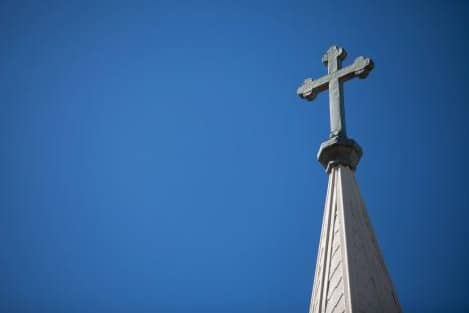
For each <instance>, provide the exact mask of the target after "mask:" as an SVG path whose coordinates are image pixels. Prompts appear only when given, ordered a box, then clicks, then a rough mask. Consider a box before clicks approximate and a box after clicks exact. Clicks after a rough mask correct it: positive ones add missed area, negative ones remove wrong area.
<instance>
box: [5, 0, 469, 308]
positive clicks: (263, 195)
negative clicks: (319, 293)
mask: <svg viewBox="0 0 469 313" xmlns="http://www.w3.org/2000/svg"><path fill="white" fill-rule="evenodd" d="M468 18H469V6H468V5H467V4H464V3H463V2H462V1H461V2H453V1H446V2H442V1H422V2H412V3H410V2H408V1H401V2H398V1H387V2H381V3H379V4H378V3H376V1H353V2H352V1H348V2H345V1H344V2H337V1H311V0H309V1H265V2H264V1H211V2H208V1H193V2H188V1H168V2H163V1H149V2H139V1H128V2H118V1H112V2H100V1H97V2H83V1H77V2H54V3H53V2H38V1H35V2H19V1H3V2H2V3H1V4H0V24H1V25H0V28H1V29H2V35H1V36H0V148H1V150H0V151H1V152H2V153H1V156H0V172H1V173H2V174H1V175H0V208H1V209H0V243H1V246H2V249H1V253H0V264H1V266H0V276H1V277H2V279H1V282H0V311H1V312H12V313H14V312H71V313H73V312H80V313H81V312H161V313H178V312H187V311H190V312H201V313H209V312H217V313H224V312H226V313H229V312H245V313H250V312H252V313H254V312H255V313H261V312H269V313H275V312H289V313H290V312H307V309H308V304H309V298H310V292H311V288H312V279H313V272H314V266H315V261H316V251H317V245H318V241H319V232H320V225H321V218H322V210H323V204H324V198H325V192H326V184H327V176H326V174H325V173H324V171H323V169H322V168H321V166H320V164H319V163H318V162H317V161H316V160H315V154H316V151H317V148H318V147H319V144H320V143H321V142H322V141H323V140H325V139H326V138H327V135H328V129H329V125H328V123H329V117H328V106H327V101H328V99H327V93H326V94H322V95H320V96H318V98H317V99H316V100H315V101H314V102H311V103H308V102H305V101H302V100H301V99H299V98H298V97H297V96H296V88H297V87H298V85H299V84H300V83H301V82H302V80H303V79H304V78H306V77H319V76H321V75H323V74H324V73H326V68H325V67H324V66H323V64H322V63H321V56H322V54H323V52H325V50H326V49H327V48H328V47H329V46H330V45H332V44H338V45H341V46H343V47H345V48H346V49H347V51H348V55H349V57H348V58H347V60H345V61H344V64H349V63H350V62H352V61H353V59H354V58H355V57H357V56H359V55H364V56H369V57H371V58H372V59H373V60H374V62H375V69H374V70H373V72H372V73H371V74H370V75H369V77H368V78H367V79H366V80H353V81H350V82H348V83H347V84H346V86H345V107H346V112H347V126H348V133H349V135H350V136H351V137H353V138H354V139H356V140H357V141H358V142H359V143H360V144H361V145H362V146H363V148H364V151H365V153H364V156H363V159H362V162H361V164H360V165H359V168H358V171H357V177H358V181H359V183H360V186H361V189H362V194H363V196H364V198H365V202H366V203H367V207H368V210H369V214H370V216H371V219H372V223H373V225H374V228H375V229H376V232H377V236H378V241H379V243H380V245H381V247H382V250H383V253H384V255H385V259H386V262H387V264H388V267H389V270H390V272H391V275H392V278H393V281H394V284H395V285H396V289H397V293H398V295H399V298H400V301H401V303H402V306H403V308H404V310H405V312H422V313H424V312H425V313H427V312H448V311H457V312H463V311H464V310H468V309H469V299H468V298H467V296H466V294H467V279H468V276H469V275H468V269H467V264H468V253H467V239H468V228H467V219H468V218H469V213H468V206H467V200H466V199H465V196H466V195H467V177H468V175H469V172H468V167H467V165H466V164H465V159H466V158H467V155H468V153H469V151H468V149H467V130H466V127H467V119H468V116H469V114H468V113H469V109H468V101H467V99H469V88H468V84H467V82H468V80H467V72H468V70H469V66H468V65H467V51H468V40H467V33H468V24H467V20H468Z"/></svg>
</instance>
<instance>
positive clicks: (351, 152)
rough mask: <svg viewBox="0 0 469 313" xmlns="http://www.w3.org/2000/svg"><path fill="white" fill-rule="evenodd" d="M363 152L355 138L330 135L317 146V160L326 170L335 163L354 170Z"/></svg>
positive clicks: (328, 170)
mask: <svg viewBox="0 0 469 313" xmlns="http://www.w3.org/2000/svg"><path fill="white" fill-rule="evenodd" d="M362 154H363V151H362V148H361V147H360V145H358V143H356V142H355V140H353V139H350V138H343V137H332V138H331V139H329V140H327V141H325V142H323V143H322V144H321V146H320V147H319V152H318V156H317V157H318V161H319V162H320V163H321V164H322V165H323V166H324V168H325V169H326V172H328V173H329V172H330V170H331V168H332V167H334V166H337V165H344V166H348V167H349V168H351V169H352V170H355V169H356V167H357V165H358V163H359V162H360V158H361V156H362Z"/></svg>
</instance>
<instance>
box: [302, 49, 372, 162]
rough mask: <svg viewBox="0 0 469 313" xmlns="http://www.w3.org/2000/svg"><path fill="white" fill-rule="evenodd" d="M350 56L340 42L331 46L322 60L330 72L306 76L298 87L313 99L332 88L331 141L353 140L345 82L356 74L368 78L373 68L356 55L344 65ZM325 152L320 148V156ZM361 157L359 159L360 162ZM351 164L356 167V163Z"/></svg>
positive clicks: (305, 95)
mask: <svg viewBox="0 0 469 313" xmlns="http://www.w3.org/2000/svg"><path fill="white" fill-rule="evenodd" d="M346 56H347V53H346V51H345V49H343V48H341V47H338V46H332V47H330V48H329V49H328V50H327V52H326V53H325V54H324V55H323V56H322V62H323V63H324V64H325V65H326V66H327V73H328V74H327V75H324V76H323V77H321V78H318V79H316V80H313V79H311V78H307V79H305V80H304V82H303V84H302V85H301V86H300V87H299V88H298V90H297V94H298V95H299V96H300V97H301V98H303V99H306V100H309V101H311V100H313V99H314V98H315V97H316V95H317V94H318V93H320V92H321V91H324V90H326V89H328V90H329V111H330V125H331V127H330V134H329V138H330V140H329V142H330V143H331V142H332V141H335V142H339V141H340V142H342V143H345V142H347V143H349V144H350V143H351V141H353V140H351V139H348V138H347V131H346V127H345V110H344V99H343V94H344V93H343V86H342V85H343V83H344V82H345V81H347V80H349V79H351V78H354V77H358V78H365V77H366V76H367V75H368V73H369V72H370V71H371V70H372V69H373V61H372V60H371V59H369V58H365V57H362V56H360V57H358V58H356V59H355V61H354V62H353V63H352V64H351V65H349V66H346V67H344V68H342V60H344V59H345V57H346ZM331 140H332V141H331ZM353 144H355V145H357V144H356V143H355V142H353ZM357 146H358V145H357ZM357 149H358V150H360V151H359V155H360V156H361V149H359V147H358V148H357ZM357 149H356V150H357ZM358 150H357V151H358ZM321 152H322V151H321V150H320V151H319V156H318V157H319V158H320V157H321ZM358 160H359V157H358ZM358 160H357V162H356V163H357V164H358ZM320 161H321V160H320ZM321 162H322V161H321ZM322 163H323V162H322ZM349 165H350V164H349ZM350 166H351V167H352V168H354V167H355V166H356V164H355V165H350Z"/></svg>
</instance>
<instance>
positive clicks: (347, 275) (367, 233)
mask: <svg viewBox="0 0 469 313" xmlns="http://www.w3.org/2000/svg"><path fill="white" fill-rule="evenodd" d="M333 312H341V313H378V312H380V313H398V312H402V310H401V307H400V305H399V302H398V299H397V296H396V293H395V291H394V287H393V285H392V282H391V279H390V276H389V274H388V271H387V269H386V265H385V264H384V260H383V257H382V254H381V252H380V249H379V246H378V243H377V241H376V238H375V235H374V232H373V229H372V227H371V224H370V222H369V218H368V214H367V212H366V208H365V205H364V203H363V200H362V198H361V195H360V191H359V188H358V184H357V182H356V180H355V175H354V172H353V171H352V170H351V169H350V168H349V167H347V166H342V165H338V166H335V167H332V168H331V170H330V173H329V185H328V189H327V196H326V204H325V209H324V217H323V224H322V229H321V239H320V243H319V249H318V257H317V264H316V272H315V276H314V285H313V294H312V298H311V305H310V313H333Z"/></svg>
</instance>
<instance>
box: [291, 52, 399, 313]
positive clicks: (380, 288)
mask: <svg viewBox="0 0 469 313" xmlns="http://www.w3.org/2000/svg"><path fill="white" fill-rule="evenodd" d="M344 58H345V50H344V49H343V48H340V47H336V46H333V47H331V48H329V50H328V51H327V52H326V54H325V55H324V57H323V61H324V62H325V63H327V65H328V74H327V75H325V76H323V77H321V78H319V79H317V80H312V79H310V78H309V79H306V80H305V81H304V83H303V85H302V86H300V87H299V88H298V91H297V93H298V95H299V96H300V97H301V98H304V99H307V100H312V99H314V97H315V95H316V93H318V92H321V91H323V90H326V89H329V108H330V121H331V132H330V135H329V139H328V140H327V141H325V142H323V143H322V144H321V147H320V149H319V153H318V160H319V161H320V162H321V164H322V165H323V166H324V167H325V168H326V171H327V173H328V174H329V185H328V188H327V196H326V204H325V208H324V217H323V223H322V229H321V239H320V243H319V249H318V256H317V263H316V272H315V276H314V285H313V292H312V297H311V305H310V311H309V312H310V313H333V312H340V313H378V312H379V313H401V312H402V310H401V307H400V304H399V301H398V299H397V295H396V292H395V290H394V287H393V285H392V282H391V278H390V276H389V274H388V271H387V269H386V265H385V263H384V259H383V256H382V254H381V251H380V249H379V246H378V243H377V241H376V238H375V235H374V232H373V229H372V227H371V224H370V221H369V218H368V214H367V211H366V208H365V204H364V203H363V200H362V198H361V195H360V190H359V188H358V184H357V182H356V180H355V174H354V172H353V171H354V170H355V169H356V166H357V165H358V162H359V161H360V157H361V155H362V150H361V148H360V146H359V145H358V144H357V143H356V142H355V141H354V140H352V139H350V138H348V137H347V133H346V130H345V112H344V102H343V91H342V83H343V82H344V81H346V80H348V79H350V78H353V77H356V76H358V77H360V78H364V77H366V75H367V74H368V73H369V72H370V71H371V69H372V68H373V62H372V61H371V60H370V59H368V58H364V57H358V58H357V59H355V61H354V62H353V64H352V65H349V66H347V67H345V68H340V61H341V60H342V59H344Z"/></svg>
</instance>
